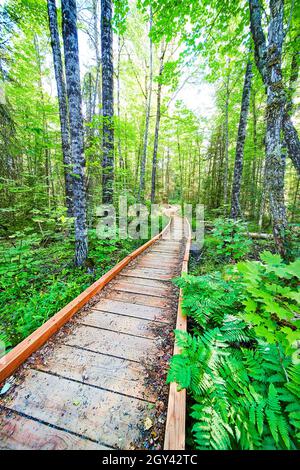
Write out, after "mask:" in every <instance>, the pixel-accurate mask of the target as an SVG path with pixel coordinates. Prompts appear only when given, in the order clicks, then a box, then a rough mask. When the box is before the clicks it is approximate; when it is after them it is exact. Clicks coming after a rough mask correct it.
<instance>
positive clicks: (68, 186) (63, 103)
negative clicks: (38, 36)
mask: <svg viewBox="0 0 300 470" xmlns="http://www.w3.org/2000/svg"><path fill="white" fill-rule="evenodd" d="M48 16H49V29H50V36H51V47H52V54H53V64H54V73H55V80H56V87H57V97H58V107H59V119H60V130H61V146H62V154H63V163H64V178H65V193H66V206H67V214H68V216H69V217H72V216H73V201H72V199H73V179H72V176H71V171H72V155H71V146H70V129H69V120H68V104H67V93H66V84H65V78H64V71H63V63H62V58H61V50H60V41H59V33H58V24H57V12H56V4H55V0H48Z"/></svg>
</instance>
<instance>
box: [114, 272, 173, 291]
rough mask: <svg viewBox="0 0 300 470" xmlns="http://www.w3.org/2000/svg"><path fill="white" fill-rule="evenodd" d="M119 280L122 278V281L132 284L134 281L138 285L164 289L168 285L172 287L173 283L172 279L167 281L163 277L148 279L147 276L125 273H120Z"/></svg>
mask: <svg viewBox="0 0 300 470" xmlns="http://www.w3.org/2000/svg"><path fill="white" fill-rule="evenodd" d="M118 280H120V282H123V281H124V282H128V283H130V284H132V283H134V284H135V285H138V286H147V287H158V288H162V289H164V288H165V287H166V286H168V287H169V288H170V287H171V285H172V284H171V282H170V281H165V280H161V279H160V280H159V279H147V278H141V277H134V276H133V275H132V276H127V275H126V274H125V273H124V274H120V275H119V276H118ZM117 282H119V281H117Z"/></svg>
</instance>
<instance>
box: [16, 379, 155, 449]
mask: <svg viewBox="0 0 300 470" xmlns="http://www.w3.org/2000/svg"><path fill="white" fill-rule="evenodd" d="M10 408H11V409H13V410H15V411H18V412H21V413H23V414H26V415H28V416H32V417H33V418H35V419H37V420H41V421H43V422H45V423H47V424H52V425H55V426H57V427H59V428H62V429H66V430H69V431H71V432H75V433H77V434H80V435H82V436H85V437H87V438H89V439H92V440H94V441H96V442H101V444H103V445H105V446H108V447H119V446H120V445H122V443H126V444H124V446H125V447H124V448H128V447H129V445H130V442H131V441H132V440H134V439H137V438H138V437H139V429H138V425H139V424H140V423H141V421H142V420H143V418H144V419H145V415H146V413H147V403H146V402H144V401H141V400H139V399H137V398H129V397H126V396H124V395H119V394H117V393H113V392H109V391H107V390H101V389H97V388H95V387H91V386H89V385H86V384H81V383H77V382H73V381H71V380H67V379H64V378H62V377H56V376H54V375H50V374H48V373H45V372H41V371H37V370H29V371H28V373H27V375H26V377H25V380H24V382H23V384H22V385H21V386H19V387H18V393H17V395H16V397H15V398H14V400H13V401H12V403H11V405H10ZM132 423H133V424H132Z"/></svg>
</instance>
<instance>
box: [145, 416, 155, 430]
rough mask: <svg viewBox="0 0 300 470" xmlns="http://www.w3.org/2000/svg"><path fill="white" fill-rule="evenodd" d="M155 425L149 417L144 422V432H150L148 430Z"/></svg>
mask: <svg viewBox="0 0 300 470" xmlns="http://www.w3.org/2000/svg"><path fill="white" fill-rule="evenodd" d="M152 426H153V423H152V421H151V419H150V418H149V417H147V418H146V419H145V421H144V430H145V431H148V429H150V428H152Z"/></svg>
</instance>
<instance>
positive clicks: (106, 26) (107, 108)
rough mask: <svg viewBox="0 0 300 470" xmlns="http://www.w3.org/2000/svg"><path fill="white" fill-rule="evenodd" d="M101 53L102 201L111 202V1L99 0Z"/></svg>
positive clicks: (112, 170) (112, 97)
mask: <svg viewBox="0 0 300 470" xmlns="http://www.w3.org/2000/svg"><path fill="white" fill-rule="evenodd" d="M101 55H102V113H103V136H102V153H103V156H102V201H103V203H106V204H111V203H112V202H113V183H114V123H113V118H114V67H113V30H112V1H111V0H102V1H101Z"/></svg>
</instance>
